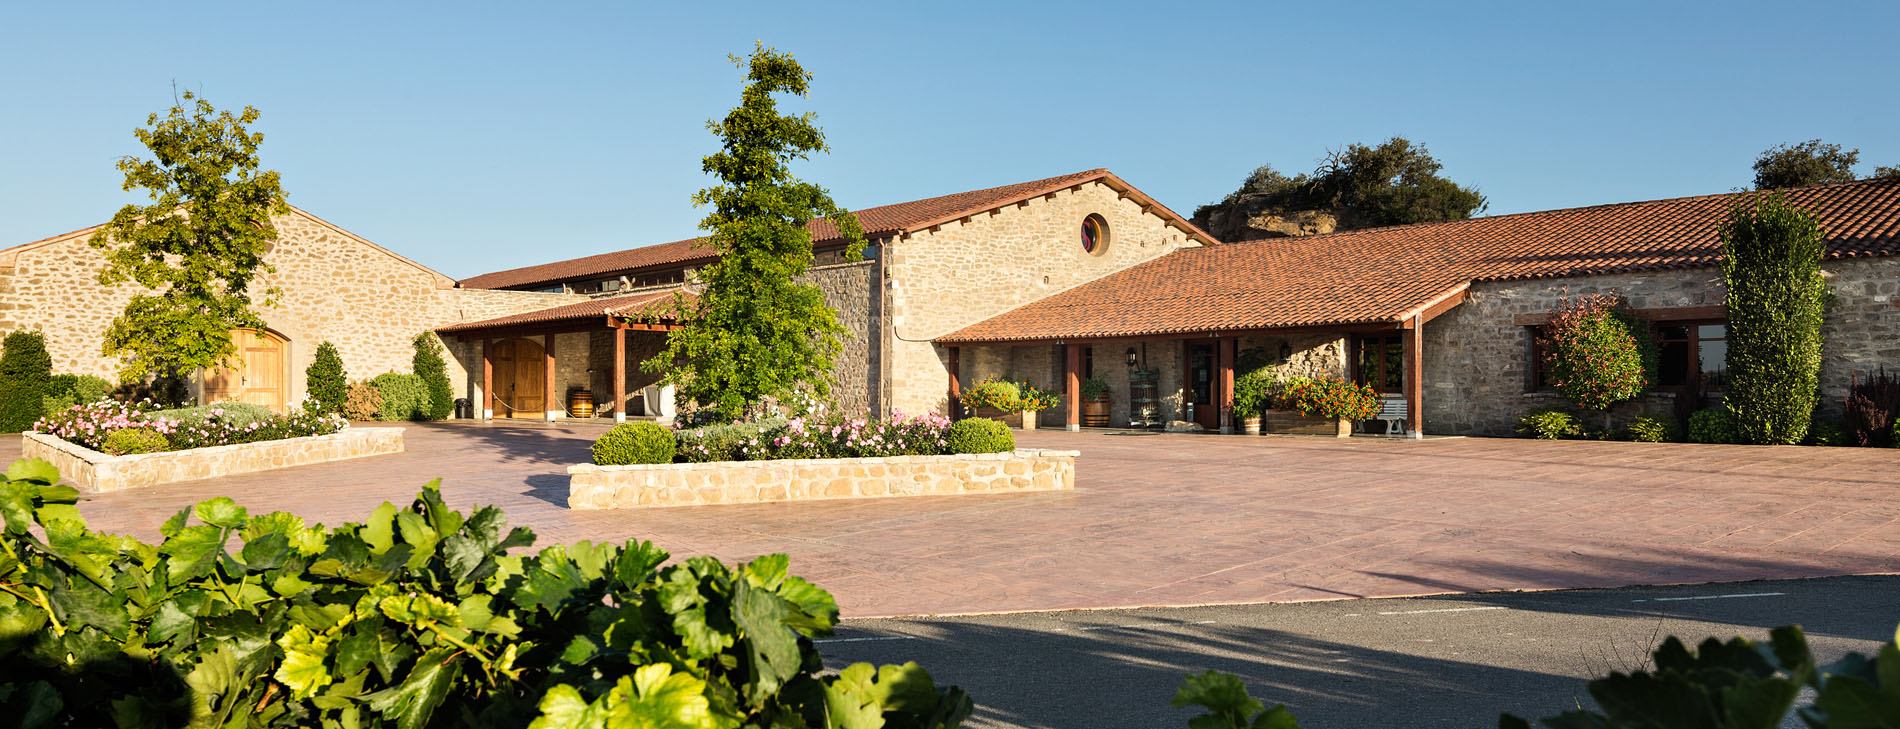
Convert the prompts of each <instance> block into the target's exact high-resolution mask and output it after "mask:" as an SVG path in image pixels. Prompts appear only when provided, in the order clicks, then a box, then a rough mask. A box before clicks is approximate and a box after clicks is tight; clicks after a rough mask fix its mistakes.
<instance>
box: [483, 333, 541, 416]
mask: <svg viewBox="0 0 1900 729" xmlns="http://www.w3.org/2000/svg"><path fill="white" fill-rule="evenodd" d="M489 363H490V366H491V367H493V375H494V380H493V382H494V386H495V391H494V392H493V393H491V394H490V398H491V400H490V403H489V408H490V409H491V410H494V411H495V417H497V418H532V419H535V420H540V419H541V418H543V417H546V412H547V407H546V406H547V397H546V392H545V390H546V389H547V388H546V383H547V373H546V370H545V367H546V366H547V364H546V362H545V361H544V360H543V354H542V350H541V345H540V343H538V342H535V341H533V340H528V339H503V340H500V341H497V342H494V343H493V344H491V345H490V349H489Z"/></svg>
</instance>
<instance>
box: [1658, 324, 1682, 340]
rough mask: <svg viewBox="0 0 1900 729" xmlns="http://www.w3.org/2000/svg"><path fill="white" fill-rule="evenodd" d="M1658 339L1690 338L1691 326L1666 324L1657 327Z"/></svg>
mask: <svg viewBox="0 0 1900 729" xmlns="http://www.w3.org/2000/svg"><path fill="white" fill-rule="evenodd" d="M1656 338H1657V339H1688V338H1689V328H1688V327H1683V326H1664V327H1657V328H1656Z"/></svg>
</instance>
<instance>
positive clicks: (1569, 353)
mask: <svg viewBox="0 0 1900 729" xmlns="http://www.w3.org/2000/svg"><path fill="white" fill-rule="evenodd" d="M1539 344H1540V347H1539V348H1540V349H1541V350H1542V351H1543V353H1544V367H1545V372H1546V377H1547V379H1548V380H1549V382H1550V385H1551V387H1552V388H1554V389H1556V390H1557V392H1558V394H1561V395H1563V396H1564V398H1565V399H1567V400H1569V401H1571V402H1573V403H1576V404H1577V406H1578V407H1584V408H1589V409H1591V410H1601V411H1604V412H1605V418H1606V419H1607V418H1608V411H1609V409H1610V408H1611V407H1613V406H1615V405H1616V404H1617V403H1620V402H1624V401H1626V400H1632V399H1635V398H1636V397H1637V396H1640V395H1642V394H1643V393H1644V392H1645V391H1647V390H1648V389H1649V385H1650V383H1651V382H1652V381H1653V380H1652V378H1651V376H1650V375H1651V373H1653V372H1655V371H1656V367H1657V351H1656V343H1655V341H1654V340H1653V339H1651V338H1650V336H1649V327H1648V326H1647V325H1645V324H1644V323H1643V322H1642V321H1640V320H1638V319H1637V318H1636V316H1635V315H1634V314H1632V313H1630V311H1629V307H1628V305H1626V304H1625V303H1624V302H1623V300H1622V299H1620V298H1617V297H1614V296H1605V295H1592V296H1584V297H1581V298H1579V299H1577V300H1576V301H1574V302H1567V303H1565V304H1564V305H1563V306H1562V307H1560V308H1559V309H1558V310H1557V311H1555V312H1552V316H1551V319H1550V326H1549V327H1547V328H1546V329H1545V332H1544V334H1543V338H1542V341H1540V342H1539ZM1606 427H1607V425H1606Z"/></svg>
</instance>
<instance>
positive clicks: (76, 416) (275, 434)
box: [33, 400, 349, 450]
mask: <svg viewBox="0 0 1900 729" xmlns="http://www.w3.org/2000/svg"><path fill="white" fill-rule="evenodd" d="M151 407H152V403H151V402H149V401H141V402H139V403H125V402H119V401H116V400H101V401H99V402H95V403H87V404H84V405H75V406H73V407H70V408H67V409H65V410H63V411H60V412H58V413H54V414H52V415H48V416H46V417H43V418H40V420H39V422H37V423H35V424H34V425H33V429H34V430H37V431H39V432H41V433H46V434H48V435H51V436H54V437H57V438H59V439H61V440H64V441H67V442H69V443H75V444H78V445H82V446H85V447H87V448H91V449H93V450H100V449H101V448H102V447H103V446H104V445H105V442H106V438H107V437H109V436H111V435H112V434H113V433H114V432H117V431H120V430H126V429H130V428H147V429H150V430H152V431H155V432H157V433H158V434H159V435H162V436H164V437H165V441H166V443H167V444H168V445H169V446H170V448H169V450H185V449H188V448H205V447H209V446H220V445H231V444H234V443H255V442H257V441H265V440H280V439H283V438H297V437H302V436H307V435H328V434H330V433H335V432H337V431H339V430H342V429H344V428H345V427H348V426H349V423H348V421H345V420H344V419H343V418H342V416H339V415H335V414H328V415H320V414H317V413H311V412H304V411H299V412H295V413H292V414H290V415H271V416H268V417H264V418H257V417H254V416H253V415H252V414H251V413H249V412H241V411H242V409H241V408H232V409H231V412H229V413H227V412H226V411H225V409H224V408H222V407H219V406H217V405H209V406H205V407H201V408H192V409H191V410H192V412H191V413H190V414H186V415H179V416H173V415H167V414H163V413H155V412H150V409H151ZM167 412H178V411H167Z"/></svg>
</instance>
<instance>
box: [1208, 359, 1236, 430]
mask: <svg viewBox="0 0 1900 729" xmlns="http://www.w3.org/2000/svg"><path fill="white" fill-rule="evenodd" d="M1238 343H1239V342H1238V341H1237V340H1236V339H1235V338H1234V337H1221V338H1220V369H1219V370H1217V371H1216V372H1215V375H1214V405H1215V406H1216V407H1219V408H1220V432H1222V433H1229V434H1231V433H1233V432H1234V345H1236V344H1238Z"/></svg>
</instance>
